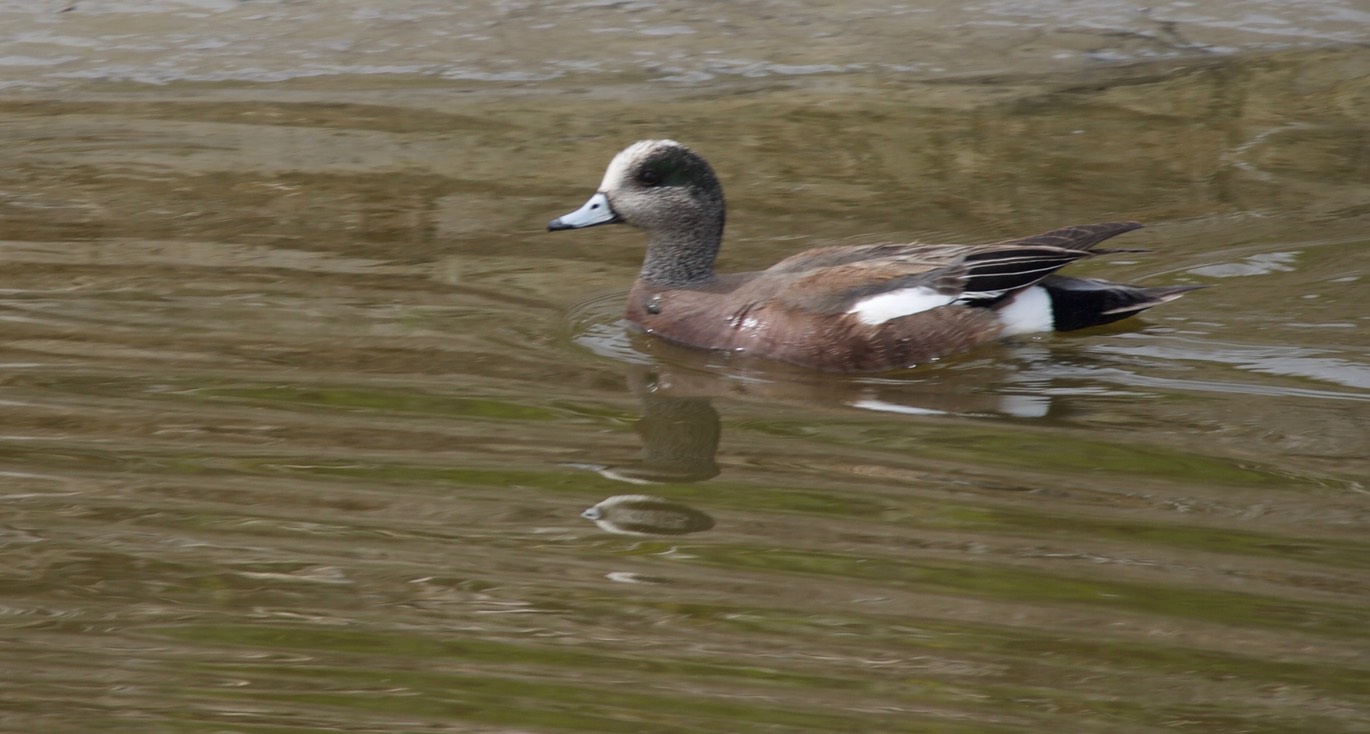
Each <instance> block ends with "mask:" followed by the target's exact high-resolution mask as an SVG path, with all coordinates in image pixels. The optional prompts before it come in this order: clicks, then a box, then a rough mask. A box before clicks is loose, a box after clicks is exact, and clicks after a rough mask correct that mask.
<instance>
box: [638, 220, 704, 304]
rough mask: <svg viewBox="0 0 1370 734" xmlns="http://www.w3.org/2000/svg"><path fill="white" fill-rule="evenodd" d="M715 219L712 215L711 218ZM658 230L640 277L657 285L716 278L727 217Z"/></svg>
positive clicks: (648, 248)
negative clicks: (715, 270)
mask: <svg viewBox="0 0 1370 734" xmlns="http://www.w3.org/2000/svg"><path fill="white" fill-rule="evenodd" d="M711 219H712V218H711ZM692 224H693V226H690V227H685V228H680V229H673V230H671V231H656V232H653V233H652V235H651V241H650V242H649V243H648V244H647V257H646V259H644V260H643V261H642V272H641V273H639V274H638V277H639V278H641V279H642V280H644V281H646V282H648V283H651V284H653V285H656V286H662V287H668V288H679V287H685V286H691V285H702V284H704V283H708V282H710V281H712V280H713V279H714V260H715V259H716V258H717V257H718V248H719V245H720V244H721V243H722V242H723V216H722V215H721V214H720V215H719V216H718V217H717V220H716V221H707V222H695V223H692Z"/></svg>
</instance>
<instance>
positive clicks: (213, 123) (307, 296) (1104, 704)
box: [0, 2, 1370, 734]
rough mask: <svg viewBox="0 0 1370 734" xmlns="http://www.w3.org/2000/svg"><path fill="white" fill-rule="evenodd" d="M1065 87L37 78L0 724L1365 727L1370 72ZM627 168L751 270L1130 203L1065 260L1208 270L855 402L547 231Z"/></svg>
mask: <svg viewBox="0 0 1370 734" xmlns="http://www.w3.org/2000/svg"><path fill="white" fill-rule="evenodd" d="M191 5H192V6H194V7H201V6H203V7H204V8H208V9H209V10H213V11H215V12H217V10H216V8H217V7H218V6H216V5H215V4H214V3H208V2H206V3H201V4H200V5H198V6H197V5H194V4H191ZM230 5H231V4H230ZM249 5H251V4H245V5H244V7H247V6H249ZM629 5H632V4H629ZM288 6H289V4H262V7H266V8H268V10H266V11H262V12H268V14H269V13H273V12H287V10H288ZM92 7H94V8H96V9H98V8H99V4H94V6H92V4H86V8H87V9H91V8H92ZM302 7H306V8H309V7H317V6H313V5H310V4H308V3H305V4H302ZM501 7H503V6H501ZM644 7H647V6H644ZM836 7H840V8H845V9H847V10H850V8H849V7H848V6H846V5H840V4H839V6H836ZM249 9H250V8H249ZM506 10H507V9H506ZM82 12H85V11H84V10H83V9H82V7H81V6H80V5H78V6H77V7H76V9H75V10H74V11H70V12H67V13H62V14H60V15H62V16H75V15H77V14H79V13H82ZM206 12H209V11H206ZM508 12H511V13H512V12H513V11H508ZM567 12H568V13H569V12H571V11H567ZM587 12H588V11H587ZM642 12H657V11H652V10H644V11H642ZM661 12H664V11H661ZM696 12H698V11H696ZM720 12H722V11H720ZM734 12H735V13H736V14H737V15H736V16H733V17H731V18H730V20H731V21H732V22H733V23H734V24H735V26H736V27H737V28H739V29H741V30H740V31H738V33H739V34H741V35H742V36H745V37H747V38H753V39H757V38H760V39H765V38H767V37H768V36H766V35H765V34H764V33H762V29H764V27H765V23H764V22H763V21H765V18H763V17H753V16H752V15H751V14H750V13H753V12H759V11H742V10H738V11H734ZM811 12H812V11H811ZM834 12H836V11H834ZM855 15H856V14H855V13H854V11H852V17H855ZM568 17H571V16H568ZM574 17H580V16H574ZM633 17H636V16H633ZM862 17H864V16H862ZM42 20H43V22H44V23H47V22H49V21H48V19H47V18H43V19H42ZM78 20H81V19H78ZM421 20H422V18H420V19H419V20H418V21H414V22H415V23H419V22H420V21H421ZM695 20H697V18H695V16H690V17H689V18H686V19H685V20H682V21H681V22H682V23H685V24H686V27H688V26H689V24H690V23H692V22H694V21H695ZM82 22H93V21H88V20H85V21H82ZM660 22H662V23H665V22H666V21H665V20H662V21H660ZM867 22H869V23H870V24H871V27H872V28H877V27H879V25H880V23H879V19H878V18H875V19H873V20H869V21H867ZM144 23H145V21H144ZM802 25H803V24H802V23H800V22H799V21H796V20H794V19H793V18H791V22H790V23H788V24H784V25H783V28H782V30H784V29H790V30H793V29H794V28H798V27H801V26H802ZM553 26H554V29H553V32H554V31H556V29H560V32H561V33H563V34H566V31H567V28H568V26H566V25H565V24H564V19H561V20H557V22H556V23H553ZM412 27H418V26H412ZM139 28H141V29H143V32H149V33H150V32H152V31H149V30H147V28H148V26H147V25H146V24H144V25H140V26H139ZM73 32H74V31H73ZM925 32H926V33H927V34H929V35H932V31H925ZM318 34H319V35H324V32H323V30H320V31H318ZM747 34H751V35H747ZM496 35H498V34H496ZM680 35H681V36H682V38H685V41H681V42H682V43H684V42H686V41H688V40H689V38H688V35H687V34H684V33H683V32H682V33H681V34H680ZM894 35H895V34H893V32H892V31H891V38H893V36H894ZM658 36H660V37H663V38H666V39H667V40H665V41H661V43H669V42H671V41H670V38H672V37H673V36H672V35H671V34H669V33H662V34H657V35H656V36H651V38H653V39H655V38H657V37H658ZM606 37H607V36H606ZM777 37H782V38H783V37H784V36H783V34H781V35H780V36H777ZM1088 37H1089V38H1091V39H1094V40H1093V41H1092V42H1094V43H1102V42H1099V41H1098V38H1099V36H1098V35H1097V34H1094V35H1089V36H1088ZM613 38H617V37H613ZM1058 40H1059V39H1058ZM1077 40H1078V39H1077ZM1133 40H1135V39H1133ZM579 42H580V43H581V44H582V45H580V46H570V47H568V48H570V49H571V50H570V51H567V52H566V55H565V57H564V58H572V59H575V58H579V57H580V56H581V55H590V54H591V51H590V49H589V48H588V46H587V45H585V44H587V43H588V42H586V41H584V40H583V39H582V40H580V41H579ZM892 42H893V41H891V43H892ZM397 43H398V42H397ZM737 43H739V47H741V46H743V45H745V44H743V43H742V42H741V41H737ZM947 43H950V41H949V40H948V41H947ZM515 45H516V47H517V48H519V49H521V55H515V56H513V57H512V60H510V59H504V58H502V57H501V59H500V60H499V61H498V62H496V61H490V58H492V57H479V58H480V59H484V62H487V63H489V64H491V65H492V68H504V66H508V67H509V68H511V69H515V70H517V69H523V70H524V71H527V72H528V75H529V76H537V73H541V71H539V70H542V71H545V69H544V67H542V66H538V63H537V59H543V60H545V59H548V58H553V57H557V58H563V57H561V56H558V54H557V48H556V47H555V44H549V47H548V48H547V49H545V50H543V51H542V52H541V53H542V55H541V56H539V52H538V51H537V49H530V48H528V47H527V45H525V44H515ZM1085 45H1088V44H1085ZM1075 46H1080V44H1079V43H1075ZM132 47H133V46H131V45H130V48H132ZM233 48H238V46H236V45H235V46H234V47H233ZM288 48H290V47H282V49H283V50H280V51H279V53H278V54H277V55H275V56H269V57H268V58H267V60H264V61H262V64H263V65H264V66H269V65H270V63H273V62H274V63H279V64H281V65H283V66H289V63H287V62H290V63H293V62H291V59H290V57H289V53H288ZM844 48H845V47H844ZM878 48H879V49H880V50H879V51H878V52H879V53H884V52H885V51H887V50H888V49H884V48H883V47H878ZM939 48H941V47H939ZM948 48H950V46H949V47H948ZM1090 48H1091V49H1092V48H1093V47H1092V46H1091V47H1090ZM1127 48H1130V49H1131V48H1133V47H1131V46H1129V47H1127ZM652 49H653V50H652V53H656V54H660V55H661V57H662V58H669V57H670V55H669V53H667V52H666V51H664V50H662V48H661V47H660V46H653V47H652ZM841 50H842V49H839V51H841ZM1133 50H1135V49H1133ZM1181 50H1183V49H1181ZM819 51H821V52H823V53H828V54H838V51H834V50H833V48H831V47H830V46H822V47H821V48H818V49H817V50H816V51H815V53H818V52H819ZM998 51H1003V49H1002V48H1000V49H998ZM129 53H132V52H129ZM739 53H740V52H739ZM758 53H759V54H760V55H763V56H764V55H765V53H764V52H758ZM1145 55H1146V54H1139V55H1138V56H1139V57H1140V56H1145ZM953 56H954V54H953ZM1049 57H1050V54H1046V56H1045V57H1044V58H1049ZM194 58H195V59H199V60H200V61H202V62H204V64H205V66H206V68H208V67H212V66H213V64H211V63H209V61H207V60H204V59H202V58H201V57H200V56H195V57H194ZM776 58H779V57H778V56H777V57H776ZM977 58H978V59H979V60H980V61H982V62H984V63H985V65H986V66H994V64H993V63H990V62H993V61H995V60H996V59H999V58H1000V57H999V56H996V55H995V53H987V54H984V55H981V56H978V57H977ZM478 60H479V59H478ZM790 61H791V63H798V62H797V61H796V60H790ZM1077 61H1078V59H1076V60H1073V61H1072V62H1071V63H1068V64H1063V65H1060V68H1054V69H1046V68H1044V69H1032V70H1030V71H1024V70H1017V71H1013V70H1010V69H1008V68H1006V67H1004V65H1003V64H999V71H998V72H995V73H988V72H983V71H977V72H976V73H969V72H967V73H965V74H961V75H952V76H946V75H940V76H939V75H937V74H932V73H913V72H909V71H906V70H901V69H896V68H894V66H893V65H892V64H886V65H883V66H880V65H875V64H871V65H868V66H866V67H862V68H848V67H847V66H843V65H841V64H836V63H835V62H834V64H835V65H834V66H833V68H831V69H826V70H824V69H817V70H805V73H803V74H797V75H796V74H784V73H770V72H767V73H761V72H758V73H756V74H750V75H749V74H737V75H733V76H727V75H723V77H724V78H720V77H719V76H718V75H713V76H711V75H709V74H703V73H702V72H699V69H698V68H693V67H692V69H693V70H692V71H691V72H690V73H687V74H685V75H684V78H683V80H679V79H677V80H674V81H669V83H663V82H661V81H659V80H656V81H654V80H653V79H651V78H646V77H643V76H641V75H638V76H634V75H633V74H631V73H628V72H624V71H622V70H621V69H618V68H617V67H614V68H610V69H608V70H605V69H598V68H596V69H590V70H589V71H587V72H585V74H584V75H581V76H577V75H575V74H570V75H567V76H558V75H557V74H551V73H549V74H548V75H547V76H550V77H555V78H549V79H542V78H538V79H533V80H532V81H528V80H526V79H522V78H519V77H518V75H517V74H513V72H509V74H513V76H512V77H510V76H508V75H506V76H501V77H498V78H494V79H493V80H491V79H487V78H479V75H477V77H478V78H473V79H466V78H455V77H457V76H458V75H448V77H452V78H441V75H437V76H435V75H433V74H427V73H408V72H406V71H405V70H400V72H404V73H400V72H397V73H393V74H381V75H367V74H363V73H361V72H356V70H352V71H354V72H356V73H353V74H346V73H344V74H334V75H327V76H324V77H321V78H318V79H309V78H294V79H288V80H285V81H278V82H272V81H270V80H247V81H245V80H242V79H236V78H230V79H229V80H228V81H226V82H218V81H214V80H206V79H200V78H198V77H196V76H195V75H194V74H188V75H187V76H188V78H187V79H186V80H181V81H176V80H174V79H173V80H163V81H167V83H165V84H162V85H160V86H143V85H140V84H135V83H132V82H131V81H121V80H120V78H119V74H113V73H111V74H110V76H111V77H114V79H113V81H110V80H101V79H98V78H87V77H84V76H73V77H71V78H73V79H76V80H77V81H73V82H64V83H61V84H57V83H56V82H53V80H52V79H50V78H48V77H45V76H43V74H41V73H37V72H35V73H34V74H33V75H32V76H31V77H28V78H27V81H26V83H28V82H31V85H30V86H31V87H32V88H28V87H25V88H24V89H22V90H20V91H15V92H11V93H10V94H9V95H8V96H4V97H0V136H3V145H0V262H3V268H2V269H0V273H3V282H0V289H2V290H0V409H2V410H3V413H0V416H2V417H0V479H3V481H2V482H0V553H3V563H0V660H3V661H4V662H3V665H0V731H5V732H10V731H13V732H60V733H67V732H97V731H99V732H140V733H141V732H187V733H196V734H201V733H202V734H210V733H214V734H221V733H224V732H235V733H236V732H243V733H248V732H251V733H254V734H256V733H259V732H271V733H273V734H274V733H278V732H280V733H284V732H291V733H296V732H331V731H338V732H341V731H349V732H387V733H388V732H427V731H433V732H501V733H514V732H539V733H541V732H548V733H560V732H680V733H685V732H1042V731H1061V732H1109V733H1110V734H1114V733H1131V732H1165V731H1184V732H1262V733H1263V732H1270V733H1272V734H1273V733H1275V732H1301V731H1316V732H1365V731H1370V724H1367V721H1370V683H1367V681H1370V640H1368V639H1367V638H1368V637H1370V632H1368V630H1370V625H1367V622H1370V539H1367V534H1366V529H1367V526H1368V523H1370V490H1368V488H1367V484H1366V477H1370V458H1367V454H1370V438H1368V437H1367V430H1368V429H1370V331H1368V329H1370V297H1367V294H1366V279H1367V277H1370V203H1368V202H1370V124H1368V123H1367V122H1366V121H1367V120H1370V53H1368V52H1367V51H1366V50H1365V48H1363V47H1351V48H1335V47H1316V48H1303V49H1286V50H1273V49H1271V50H1260V51H1258V52H1257V51H1252V52H1248V53H1236V54H1184V53H1178V52H1177V53H1176V54H1175V55H1174V57H1173V58H1167V59H1165V60H1156V61H1143V60H1139V59H1132V60H1131V61H1129V62H1127V63H1122V64H1104V63H1076V62H1077ZM111 63H112V62H111ZM129 63H130V64H131V63H132V62H129ZM606 63H607V62H606ZM681 63H682V64H685V65H689V63H692V62H689V61H682V62H681ZM187 64H189V62H187ZM472 65H473V67H475V66H479V64H478V63H476V61H473V62H472ZM501 65H504V66H501ZM609 65H610V66H613V65H612V64H609ZM572 66H573V67H574V65H572ZM43 68H47V67H43ZM61 68H63V69H65V68H66V67H61ZM119 68H121V69H122V68H124V67H119ZM574 68H577V69H579V68H580V67H574ZM417 71H418V72H422V71H424V70H422V69H419V70H417ZM667 71H668V72H669V73H670V74H672V75H675V74H677V72H678V71H679V70H676V71H671V70H667ZM687 71H690V70H687ZM772 71H773V70H772ZM535 72H537V73H535ZM591 72H593V73H591ZM695 72H699V73H695ZM1010 72H1012V73H1010ZM63 73H67V72H63ZM653 73H657V72H653ZM661 73H666V72H661ZM596 74H598V76H596ZM701 74H702V75H701ZM648 76H650V74H649V75H648ZM64 78H65V77H64ZM135 81H136V80H135ZM645 136H672V137H676V138H678V139H681V140H682V141H685V142H688V143H690V144H692V145H693V146H694V147H696V148H697V149H699V150H700V151H701V152H703V153H704V154H706V155H707V156H709V157H710V158H711V159H712V160H713V161H714V162H715V164H716V167H717V168H718V170H719V174H720V176H721V178H722V179H723V181H724V185H725V187H726V189H727V192H728V194H729V201H730V207H731V208H730V220H729V221H730V224H729V233H728V236H729V242H728V246H727V248H726V250H725V252H724V255H723V262H722V266H723V268H725V269H748V268H755V267H761V266H764V265H765V264H767V263H769V262H773V261H774V260H776V259H778V258H780V257H783V256H784V255H785V254H787V253H790V252H793V251H795V250H798V249H800V248H803V247H808V246H814V245H818V244H823V243H830V242H834V241H837V242H852V243H862V242H876V241H884V240H908V239H943V238H954V239H957V240H974V239H986V240H988V239H995V238H1002V237H1006V236H1010V235H1014V234H1027V233H1031V232H1035V231H1039V230H1044V229H1048V228H1051V227H1055V226H1059V225H1063V224H1069V223H1077V222H1088V221H1099V220H1106V219H1113V218H1134V219H1138V220H1141V221H1145V222H1147V223H1148V228H1147V229H1145V230H1142V231H1141V232H1138V233H1135V234H1130V235H1128V236H1127V237H1126V240H1125V241H1124V240H1119V244H1120V245H1130V246H1146V247H1150V248H1152V250H1153V252H1152V253H1151V254H1127V255H1118V256H1114V257H1112V258H1109V259H1107V260H1105V259H1100V260H1098V261H1092V262H1090V263H1087V264H1085V265H1084V266H1083V267H1076V268H1073V270H1074V271H1076V272H1079V273H1086V274H1092V275H1097V276H1101V277H1109V278H1113V279H1118V280H1125V281H1130V282H1139V283H1145V284H1162V283H1188V284H1204V285H1211V286H1213V287H1212V288H1209V289H1206V290H1203V291H1199V292H1196V293H1193V294H1191V295H1188V296H1186V297H1185V298H1184V299H1182V300H1180V301H1177V302H1175V303H1172V304H1168V305H1165V306H1163V307H1160V308H1157V309H1155V310H1154V311H1152V312H1149V313H1148V315H1147V317H1146V318H1144V319H1139V320H1133V321H1130V322H1125V323H1123V324H1120V325H1119V326H1118V327H1117V328H1110V329H1105V330H1096V331H1093V332H1086V333H1079V334H1071V335H1061V336H1055V337H1044V338H1035V339H1025V340H1022V341H1019V342H1017V343H1013V344H1007V345H1003V346H996V347H992V348H988V349H984V350H981V351H978V352H975V353H972V354H969V355H966V356H964V357H961V358H957V359H952V360H948V361H946V362H944V363H939V364H935V365H928V366H925V367H922V368H919V369H917V370H913V371H910V372H908V373H905V374H900V375H893V376H886V377H879V378H874V377H866V378H843V377H820V376H815V375H810V374H806V373H803V372H798V371H793V370H785V369H765V368H762V367H758V366H756V365H746V366H741V365H731V364H729V363H728V362H727V360H726V359H723V358H720V357H716V356H709V355H703V356H701V355H697V354H693V353H688V352H682V351H680V350H676V349H671V348H664V347H662V346H661V345H658V344H653V343H650V342H647V341H642V340H638V339H635V338H630V337H629V336H628V335H626V334H625V333H624V331H623V329H622V325H621V324H620V323H619V322H618V312H619V308H620V299H621V297H622V295H623V293H624V292H625V291H626V288H627V286H628V284H629V282H630V281H631V280H632V278H633V276H634V274H635V272H636V267H637V264H638V262H639V260H640V257H641V245H642V242H641V237H640V235H638V234H637V233H635V232H633V231H631V230H627V229H620V228H597V229H593V230H587V231H583V232H562V233H556V234H549V233H546V232H545V231H543V230H544V227H545V223H546V221H547V220H549V219H551V218H552V217H554V216H557V215H559V214H562V213H564V212H566V211H569V210H571V209H573V208H575V207H577V206H579V205H580V204H581V203H582V202H583V200H584V199H585V197H586V196H588V195H589V194H590V193H591V192H592V191H593V188H594V186H595V185H596V183H597V182H598V181H599V178H600V176H601V174H602V171H603V166H604V165H605V163H606V162H607V160H608V159H609V157H610V156H612V154H613V153H614V152H616V151H617V150H618V149H619V148H620V147H622V146H623V145H624V144H625V143H627V142H631V141H632V140H635V139H638V138H640V137H645ZM644 494H645V495H651V496H654V497H656V498H658V499H656V500H641V499H625V498H622V497H621V496H623V495H644ZM611 498H614V499H611ZM606 500H607V502H606ZM591 506H597V515H598V519H599V522H598V523H596V522H592V521H591V520H590V519H587V518H584V517H582V516H581V512H582V511H584V510H586V509H587V508H590V507H591ZM630 532H631V533H632V534H628V533H630Z"/></svg>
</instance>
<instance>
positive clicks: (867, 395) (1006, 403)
mask: <svg viewBox="0 0 1370 734" xmlns="http://www.w3.org/2000/svg"><path fill="white" fill-rule="evenodd" d="M656 349H657V350H660V349H661V347H660V346H658V347H657V348H656ZM1021 351H1022V348H1020V353H1021ZM731 366H734V367H735V365H731ZM716 367H717V365H712V364H706V365H700V366H696V368H693V369H692V368H677V367H671V366H665V365H651V366H647V365H634V366H632V367H631V368H630V369H629V372H628V384H629V386H630V388H631V390H632V392H633V393H634V394H635V395H637V397H638V399H639V400H641V402H642V418H641V419H639V420H638V422H637V424H636V426H635V428H636V431H637V433H638V435H639V436H640V437H641V438H642V458H641V459H640V460H637V461H631V462H624V463H621V464H616V465H610V466H605V465H587V464H578V465H575V466H578V467H580V468H587V469H592V470H593V471H596V472H598V473H599V474H600V475H602V476H604V477H606V478H609V479H613V480H615V481H621V482H627V483H630V484H636V485H647V484H663V485H667V484H684V483H689V482H699V481H704V480H706V479H711V478H713V477H715V476H717V475H718V473H719V466H718V463H717V460H716V454H717V452H718V444H719V438H720V433H721V429H720V422H719V415H718V411H717V410H715V409H714V406H713V398H714V397H727V398H734V399H741V400H757V399H760V400H767V401H780V402H801V403H804V404H807V405H810V406H831V407H832V408H835V409H837V410H838V411H840V412H850V410H851V409H852V408H856V409H860V410H872V411H879V412H885V413H897V414H904V415H960V416H968V415H981V416H983V415H999V416H1009V417H1014V418H1040V417H1043V416H1046V415H1047V414H1048V412H1049V411H1050V410H1051V408H1052V407H1053V406H1052V399H1051V397H1050V396H1048V395H1046V394H1043V393H1042V391H1041V390H1040V386H1033V387H1035V388H1036V389H1035V390H1020V391H1011V392H1010V391H1006V390H1004V389H1003V387H1004V386H1003V385H1000V386H999V388H998V389H995V388H994V387H993V386H990V385H986V384H985V380H986V376H987V375H986V372H987V370H990V371H992V370H993V369H994V368H993V366H992V363H991V364H989V365H986V364H971V365H968V369H965V370H964V371H963V372H962V371H957V370H943V371H939V373H938V374H937V376H936V378H935V379H931V380H917V381H915V380H909V379H903V380H901V379H897V378H888V379H881V378H860V379H856V378H850V377H847V378H843V377H832V376H828V375H818V374H814V373H811V372H804V373H797V374H789V373H778V372H777V371H776V370H774V369H771V370H769V371H768V372H765V373H760V372H758V373H755V374H751V373H746V372H739V371H737V370H729V371H726V372H725V374H722V375H720V374H719V373H718V371H717V369H716ZM1009 373H1010V374H1016V375H1018V376H1019V377H1020V378H1021V377H1022V372H1019V371H1014V370H1010V371H1009ZM1015 393H1016V394H1015ZM581 517H584V518H585V519H587V520H590V521H591V522H594V523H595V524H596V525H598V526H599V527H600V528H601V529H603V530H606V531H608V532H612V533H621V534H630V535H684V534H687V533H696V532H701V531H704V530H708V529H710V528H712V527H713V526H714V521H713V518H711V517H709V515H707V514H705V513H703V512H701V511H699V510H697V509H694V508H692V507H689V506H686V505H683V504H680V503H677V502H674V501H672V500H669V499H666V498H663V497H658V496H652V495H646V494H625V495H617V496H614V497H609V498H608V499H605V500H603V501H602V502H600V503H598V504H596V505H595V506H593V507H591V508H589V509H587V510H585V511H584V512H582V513H581Z"/></svg>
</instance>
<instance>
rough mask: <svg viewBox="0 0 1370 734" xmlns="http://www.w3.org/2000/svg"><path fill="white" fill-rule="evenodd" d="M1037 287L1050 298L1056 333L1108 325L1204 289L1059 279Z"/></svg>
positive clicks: (1059, 277)
mask: <svg viewBox="0 0 1370 734" xmlns="http://www.w3.org/2000/svg"><path fill="white" fill-rule="evenodd" d="M1038 285H1040V286H1042V287H1043V288H1046V290H1047V294H1048V295H1050V296H1051V309H1052V317H1053V319H1054V321H1055V327H1056V330H1057V331H1072V330H1075V329H1085V328H1088V327H1090V326H1100V325H1102V324H1111V323H1113V322H1114V321H1118V320H1119V319H1125V318H1127V317H1128V316H1131V315H1133V314H1135V313H1139V312H1141V311H1145V310H1146V309H1148V308H1151V307H1152V306H1157V305H1160V304H1162V303H1165V302H1167V301H1173V300H1175V299H1176V298H1179V297H1180V296H1182V295H1184V294H1185V293H1188V292H1189V291H1192V290H1197V289H1199V288H1203V287H1204V286H1201V285H1166V286H1158V287H1155V288H1142V287H1139V286H1135V285H1123V284H1121V283H1109V282H1107V281H1103V280H1088V279H1085V278H1066V277H1062V276H1059V275H1053V276H1051V277H1050V278H1046V279H1045V280H1043V281H1042V282H1041V283H1039V284H1038Z"/></svg>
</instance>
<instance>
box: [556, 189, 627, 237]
mask: <svg viewBox="0 0 1370 734" xmlns="http://www.w3.org/2000/svg"><path fill="white" fill-rule="evenodd" d="M617 221H620V220H619V218H618V215H617V214H615V213H614V208H613V207H611V206H609V197H607V196H605V195H604V194H602V193H599V194H595V195H594V196H591V197H590V200H589V201H587V202H585V206H582V207H581V208H579V209H577V210H575V211H573V212H571V213H570V214H564V215H562V216H560V217H557V218H556V219H553V220H552V221H551V222H548V223H547V229H548V230H549V231H552V232H555V231H557V230H559V229H580V228H581V227H593V226H595V225H596V224H613V223H614V222H617Z"/></svg>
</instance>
